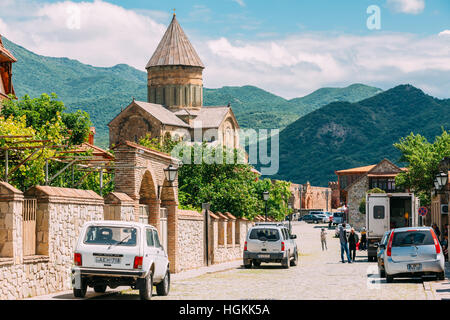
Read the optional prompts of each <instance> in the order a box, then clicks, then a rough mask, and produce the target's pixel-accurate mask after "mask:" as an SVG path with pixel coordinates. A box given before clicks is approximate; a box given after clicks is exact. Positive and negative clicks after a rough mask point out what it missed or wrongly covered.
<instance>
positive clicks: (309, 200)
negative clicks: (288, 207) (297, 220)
mask: <svg viewBox="0 0 450 320" xmlns="http://www.w3.org/2000/svg"><path fill="white" fill-rule="evenodd" d="M301 186H302V192H301V206H302V207H301V208H302V209H305V210H308V211H311V210H322V211H331V189H330V188H325V187H314V186H311V184H310V183H309V181H308V182H307V183H306V184H303V185H301Z"/></svg>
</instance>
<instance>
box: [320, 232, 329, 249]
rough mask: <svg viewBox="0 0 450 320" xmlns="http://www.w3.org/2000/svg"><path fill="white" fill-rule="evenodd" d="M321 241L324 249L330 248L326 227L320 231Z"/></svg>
mask: <svg viewBox="0 0 450 320" xmlns="http://www.w3.org/2000/svg"><path fill="white" fill-rule="evenodd" d="M320 241H321V242H322V251H323V250H324V248H325V250H328V248H327V233H326V231H325V229H324V228H322V231H321V232H320Z"/></svg>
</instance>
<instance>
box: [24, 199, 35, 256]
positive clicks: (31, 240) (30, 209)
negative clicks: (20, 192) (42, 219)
mask: <svg viewBox="0 0 450 320" xmlns="http://www.w3.org/2000/svg"><path fill="white" fill-rule="evenodd" d="M36 204H37V201H36V199H25V200H24V202H23V209H22V226H23V229H22V230H23V255H24V256H32V255H35V254H36Z"/></svg>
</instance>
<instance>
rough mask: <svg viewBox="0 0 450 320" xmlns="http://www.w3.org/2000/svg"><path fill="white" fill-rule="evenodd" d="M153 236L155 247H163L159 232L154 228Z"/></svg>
mask: <svg viewBox="0 0 450 320" xmlns="http://www.w3.org/2000/svg"><path fill="white" fill-rule="evenodd" d="M153 236H154V238H155V247H157V248H159V247H161V243H160V242H159V237H158V232H156V231H155V230H153Z"/></svg>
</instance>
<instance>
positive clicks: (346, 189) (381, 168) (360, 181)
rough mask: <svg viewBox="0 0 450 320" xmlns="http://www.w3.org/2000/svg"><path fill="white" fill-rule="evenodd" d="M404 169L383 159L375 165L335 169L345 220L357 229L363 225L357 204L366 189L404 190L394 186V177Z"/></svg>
mask: <svg viewBox="0 0 450 320" xmlns="http://www.w3.org/2000/svg"><path fill="white" fill-rule="evenodd" d="M405 170H406V169H405V168H399V167H398V166H396V165H395V164H393V163H392V162H391V161H389V160H387V159H383V160H382V161H381V162H380V163H378V164H376V165H371V166H365V167H359V168H353V169H346V170H340V171H336V174H337V175H338V184H339V190H340V195H341V203H343V204H346V205H347V207H348V217H347V221H348V222H349V223H350V225H351V226H353V227H355V228H358V229H359V228H362V227H364V226H365V216H364V214H362V213H361V212H359V205H360V203H361V201H362V199H363V198H365V196H366V192H367V191H368V190H370V189H373V188H379V189H381V190H384V191H386V192H403V191H404V190H399V189H398V188H397V187H396V186H395V177H396V176H397V175H398V174H399V173H401V172H403V171H405Z"/></svg>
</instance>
